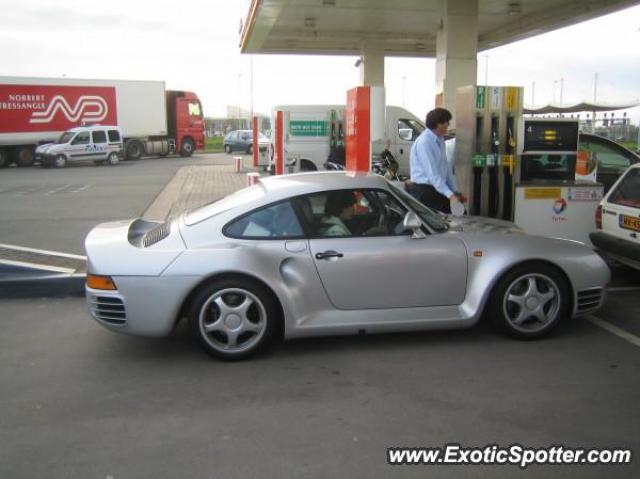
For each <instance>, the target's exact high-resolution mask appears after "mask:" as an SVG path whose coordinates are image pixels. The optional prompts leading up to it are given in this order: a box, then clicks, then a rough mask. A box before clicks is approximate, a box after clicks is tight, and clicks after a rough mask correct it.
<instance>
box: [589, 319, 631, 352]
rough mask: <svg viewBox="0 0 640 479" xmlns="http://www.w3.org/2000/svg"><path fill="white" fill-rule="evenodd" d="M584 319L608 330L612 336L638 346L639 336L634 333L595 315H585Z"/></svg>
mask: <svg viewBox="0 0 640 479" xmlns="http://www.w3.org/2000/svg"><path fill="white" fill-rule="evenodd" d="M586 320H587V321H589V322H590V323H592V324H595V325H596V326H599V327H601V328H602V329H604V330H606V331H609V332H610V333H611V334H613V335H614V336H618V337H619V338H622V339H624V340H625V341H628V342H630V343H631V344H633V345H634V346H638V347H639V348H640V338H639V337H638V336H636V335H635V334H631V333H630V332H628V331H625V330H624V329H622V328H619V327H618V326H615V325H614V324H611V323H609V322H608V321H604V320H602V319H600V318H598V317H596V316H593V315H592V316H587V317H586Z"/></svg>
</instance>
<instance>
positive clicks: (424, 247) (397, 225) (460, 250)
mask: <svg viewBox="0 0 640 479" xmlns="http://www.w3.org/2000/svg"><path fill="white" fill-rule="evenodd" d="M345 191H348V192H350V193H351V195H352V197H353V205H352V206H351V208H353V215H351V218H349V219H344V220H340V218H339V215H336V212H337V211H336V207H335V203H336V201H335V195H343V196H344V193H345ZM298 201H299V202H300V203H302V204H301V205H300V207H301V209H305V208H306V209H307V210H309V209H310V210H312V211H313V219H311V220H309V219H308V218H309V216H310V215H303V217H304V220H305V228H306V230H307V232H308V234H309V236H310V240H309V245H310V250H311V254H312V256H313V260H314V262H315V265H316V269H317V272H318V275H319V276H320V279H321V281H322V285H323V287H324V289H325V291H326V293H327V296H328V297H329V299H330V301H331V303H332V304H333V305H334V306H335V307H336V308H338V309H344V310H362V309H391V308H416V307H431V306H445V305H455V304H460V303H461V302H462V301H463V300H464V297H465V293H466V275H467V251H466V248H465V246H464V243H463V242H462V241H461V240H459V239H457V238H455V237H454V236H453V235H449V234H430V235H427V237H426V238H424V239H414V238H412V236H411V232H408V231H403V229H402V220H403V219H404V216H405V214H406V212H407V209H406V208H405V207H404V206H402V205H401V203H400V202H398V200H397V199H395V198H394V197H393V196H392V195H391V194H390V193H389V192H387V191H384V190H339V191H338V192H336V191H330V192H323V193H319V194H313V195H308V196H305V197H301V198H299V199H298ZM338 209H339V208H338ZM349 215H350V213H349V214H347V215H346V216H349ZM358 216H365V217H367V218H364V219H362V218H358ZM339 221H340V222H341V223H342V224H338V222H339Z"/></svg>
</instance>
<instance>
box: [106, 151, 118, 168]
mask: <svg viewBox="0 0 640 479" xmlns="http://www.w3.org/2000/svg"><path fill="white" fill-rule="evenodd" d="M107 163H109V164H110V165H111V166H115V165H117V164H118V163H120V158H119V157H118V154H117V153H109V156H108V157H107Z"/></svg>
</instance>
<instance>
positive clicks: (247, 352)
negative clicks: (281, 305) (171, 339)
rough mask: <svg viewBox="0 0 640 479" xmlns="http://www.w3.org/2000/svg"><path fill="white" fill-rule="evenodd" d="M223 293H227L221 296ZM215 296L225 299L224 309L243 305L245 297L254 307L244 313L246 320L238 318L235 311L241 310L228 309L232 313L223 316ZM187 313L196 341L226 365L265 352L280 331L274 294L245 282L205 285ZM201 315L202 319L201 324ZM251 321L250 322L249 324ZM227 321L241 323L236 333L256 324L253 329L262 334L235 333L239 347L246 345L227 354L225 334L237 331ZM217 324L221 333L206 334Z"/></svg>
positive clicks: (195, 296)
mask: <svg viewBox="0 0 640 479" xmlns="http://www.w3.org/2000/svg"><path fill="white" fill-rule="evenodd" d="M224 291H227V293H224V294H222V292H224ZM242 292H244V293H242ZM245 293H246V294H245ZM216 295H221V296H219V298H218V299H222V303H223V305H224V306H225V307H227V305H228V304H234V303H233V301H232V300H235V301H237V302H243V301H244V300H243V297H244V298H245V299H249V300H251V301H252V302H253V304H252V305H251V306H250V307H249V309H248V310H247V313H245V317H244V319H243V318H242V317H241V316H242V314H243V313H240V312H237V314H236V311H240V310H234V309H233V307H231V306H228V308H229V309H227V311H231V312H230V313H228V314H227V315H226V316H222V314H223V313H222V311H221V308H220V307H219V306H218V305H219V304H220V303H219V301H218V302H216V299H214V298H216ZM234 295H235V296H237V299H235V298H234ZM249 295H251V296H252V298H251V297H250V296H249ZM236 307H237V306H236ZM187 311H188V312H187V317H188V320H189V329H190V330H191V333H192V335H193V336H194V339H195V340H196V341H197V342H198V344H199V345H200V346H201V347H202V348H203V349H204V350H205V351H206V352H207V353H209V354H210V355H212V356H214V357H216V358H218V359H223V360H225V361H238V360H241V359H245V358H247V357H249V356H253V355H255V354H257V353H259V352H261V351H264V350H265V349H266V348H267V346H269V345H270V344H271V343H272V342H273V341H274V339H275V338H276V337H277V336H278V331H279V330H280V318H279V314H278V311H279V309H278V307H277V303H276V301H275V299H274V298H273V296H272V294H271V293H270V292H269V291H267V290H266V289H265V288H264V287H263V286H262V285H260V284H258V283H256V282H254V281H251V280H249V279H245V278H240V277H230V278H227V279H219V280H215V281H212V282H210V283H207V284H205V285H203V286H202V287H200V289H199V290H198V291H197V292H196V293H195V294H194V295H193V297H192V298H191V301H190V304H189V305H187ZM201 313H202V315H203V316H202V321H201V317H200V316H201ZM249 318H250V319H251V322H249ZM227 319H230V320H233V321H240V323H239V324H238V326H237V328H236V330H235V331H241V330H243V329H244V326H243V325H244V324H253V326H254V327H256V328H257V327H260V328H261V330H260V332H259V333H258V332H252V331H246V330H245V331H244V332H240V333H239V334H238V333H235V334H236V335H237V338H238V339H237V341H238V344H240V343H241V342H242V341H244V343H243V344H242V345H237V346H236V349H235V350H234V349H232V348H230V347H229V348H228V349H227V350H225V347H224V343H225V342H226V343H229V342H230V336H228V335H227V332H226V331H227V330H228V331H229V332H233V331H234V330H233V329H231V328H230V327H228V324H227ZM245 319H246V320H247V321H245ZM253 320H255V323H254V322H253ZM263 321H264V322H263ZM214 323H220V325H221V326H220V328H221V329H222V330H220V331H218V330H216V331H211V332H205V330H204V327H205V325H207V324H208V325H213V324H214ZM231 326H232V327H233V326H235V324H231ZM227 346H228V344H227Z"/></svg>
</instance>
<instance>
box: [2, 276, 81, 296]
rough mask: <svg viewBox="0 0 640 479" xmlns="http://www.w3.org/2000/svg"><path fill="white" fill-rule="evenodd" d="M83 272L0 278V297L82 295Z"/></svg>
mask: <svg viewBox="0 0 640 479" xmlns="http://www.w3.org/2000/svg"><path fill="white" fill-rule="evenodd" d="M85 281H86V275H85V274H65V275H60V274H56V275H51V276H35V277H17V278H10V279H2V280H0V298H4V299H7V298H42V297H52V298H57V297H64V296H84V284H85Z"/></svg>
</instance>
